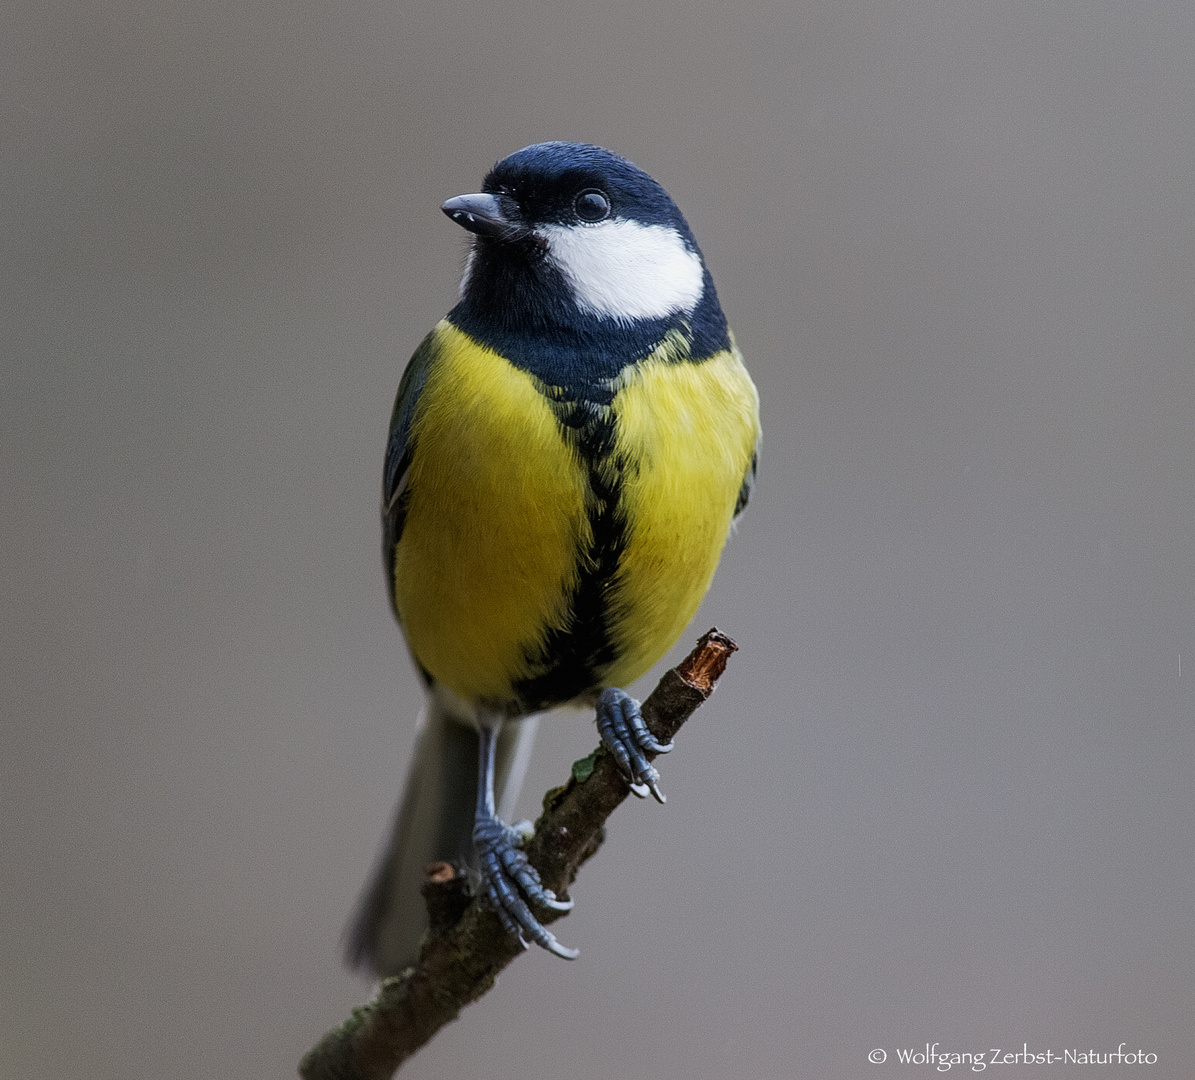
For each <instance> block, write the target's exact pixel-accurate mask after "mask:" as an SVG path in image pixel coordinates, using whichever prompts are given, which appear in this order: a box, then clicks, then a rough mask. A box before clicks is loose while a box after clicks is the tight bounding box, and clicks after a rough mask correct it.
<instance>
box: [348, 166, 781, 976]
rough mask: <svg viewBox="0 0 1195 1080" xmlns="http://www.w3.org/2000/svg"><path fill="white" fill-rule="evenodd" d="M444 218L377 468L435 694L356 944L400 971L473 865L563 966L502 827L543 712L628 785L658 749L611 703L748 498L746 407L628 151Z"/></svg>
mask: <svg viewBox="0 0 1195 1080" xmlns="http://www.w3.org/2000/svg"><path fill="white" fill-rule="evenodd" d="M442 209H443V211H444V213H445V214H447V215H448V217H450V218H451V219H452V220H453V221H455V222H456V223H457V224H458V225H460V226H462V227H463V228H464V229H466V230H467V231H468V232H469V233H471V234H472V236H471V244H470V248H469V252H468V256H467V259H466V262H465V271H464V277H463V279H462V281H461V285H460V299H459V302H458V303H457V305H456V306H455V307H454V308H453V309H452V310H451V311H450V312H449V313H448V316H447V317H446V318H445V319H443V320H442V321H441V322H440V323H439V324H438V325H437V326H436V327H435V329H434V330H432V332H431V333H430V334H429V335H428V336H427V337H426V338H425V339H424V341H423V343H422V344H421V345H420V346H419V348H418V349H417V350H416V351H415V355H414V356H413V357H412V358H411V361H410V363H409V364H408V365H407V368H406V371H405V373H404V374H403V377H402V381H401V382H400V384H399V388H398V396H397V400H396V401H395V403H394V411H393V414H392V416H391V420H390V434H389V440H388V442H387V445H386V455H385V467H384V470H383V478H382V556H383V560H384V563H385V570H386V580H387V585H388V588H389V594H390V602H391V604H392V605H393V608H394V613H395V615H396V616H397V618H398V622H399V625H400V626H401V627H402V630H403V633H404V635H405V636H406V642H407V645H408V647H409V649H410V652H411V655H412V656H413V658H414V661H415V663H416V665H417V666H418V669H419V671H420V673H421V674H422V677H423V680H424V682H425V683H426V687H427V701H426V704H425V706H424V709H423V712H422V714H421V716H420V721H419V731H418V737H417V744H416V750H415V759H414V762H413V764H412V767H411V771H410V774H409V777H408V780H407V786H406V790H405V794H404V796H403V799H402V803H401V805H400V807H399V810H398V815H397V819H396V821H395V824H394V828H393V834H392V838H391V840H390V843H389V845H388V848H387V850H386V852H385V853H384V855H383V857H382V859H381V860H380V863H379V865H378V868H377V871H376V873H375V876H374V879H373V882H372V884H371V885H370V886H369V888H368V889H367V890H366V892H365V895H364V898H363V901H362V904H361V907H360V910H359V912H358V915H357V917H356V919H355V922H354V924H353V926H352V928H351V931H350V945H349V953H350V960H351V961H352V962H353V963H355V964H356V965H358V966H362V967H366V968H368V969H370V970H372V971H373V972H374V973H375V974H377V975H388V974H393V973H396V972H398V971H401V970H402V969H403V967H405V966H406V965H407V964H409V963H410V962H412V961H413V959H414V957H415V954H416V952H417V950H418V946H419V942H420V939H421V937H422V935H423V932H424V930H425V928H426V925H427V916H426V912H425V907H424V901H423V898H422V896H421V895H420V885H421V883H422V880H423V875H424V871H425V868H426V866H427V865H428V864H429V863H431V862H433V861H438V860H445V861H450V862H456V863H458V864H461V863H465V864H468V865H470V866H471V867H472V868H473V870H474V872H475V873H477V874H479V875H480V889H481V891H482V892H483V893H484V895H485V897H486V898H487V900H488V902H489V904H490V905H492V907H493V908H494V909H495V910H496V911H497V913H498V916H499V918H500V919H501V922H502V924H503V925H504V927H505V928H506V930H507V931H508V932H510V933H511V934H514V935H517V936H518V937H519V938H520V940H521V941H523V942H524V944H525V943H526V940H528V939H529V940H531V941H535V942H537V943H538V944H539V945H541V946H543V947H544V948H545V949H548V950H550V951H551V952H553V953H556V954H557V955H558V956H564V957H568V958H572V957H575V956H576V955H577V954H576V951H575V950H573V949H569V948H566V947H565V946H563V945H561V944H560V943H559V942H558V941H557V940H556V938H555V937H554V936H553V934H551V933H550V932H549V931H548V930H547V929H546V928H545V927H544V926H543V925H542V924H541V923H540V921H539V920H538V919H537V918H536V914H535V911H536V909H537V908H553V909H556V910H559V911H564V910H568V909H569V908H571V906H572V902H571V901H568V902H564V901H561V900H559V899H558V898H557V897H556V896H555V895H554V894H553V893H552V892H551V891H549V890H546V889H544V888H543V887H542V885H541V884H540V882H539V879H538V876H537V874H536V872H535V870H534V869H533V868H532V867H530V866H529V865H528V864H527V861H526V859H525V857H524V855H523V853H522V851H521V850H520V844H521V841H522V839H523V838H524V836H523V834H521V833H520V832H519V831H517V830H516V829H515V828H512V827H511V826H509V825H508V824H506V822H505V820H504V818H507V817H509V815H510V812H511V811H512V810H513V803H514V800H515V796H516V795H517V792H518V787H519V783H520V782H521V780H522V776H523V773H524V770H525V768H526V763H527V756H528V754H529V752H530V742H531V739H532V737H533V735H534V730H535V724H536V719H537V714H539V713H542V712H543V711H545V710H548V709H552V708H554V707H556V706H559V705H580V706H587V707H591V708H594V709H595V710H596V719H597V727H598V731H599V733H600V738H601V742H602V743H603V745H604V746H605V747H606V748H607V749H608V750H609V752H610V753H612V754H613V755H614V757H615V759H616V760H617V761H618V763H619V765H620V766H621V767H622V769H623V771H624V772H625V774H626V776H627V779H628V782H629V783H630V785H631V788H632V790H633V791H634V792H635V793H636V794H637V795H640V796H643V795H645V794H647V793H648V792H651V793H652V794H653V795H654V796H655V797H656V798H657V799H658V800H659V801H660V802H663V801H664V797H663V795H662V794H661V793H660V789H659V774H658V773H657V771H656V769H655V768H654V767H653V766H652V765H651V764H650V763H649V762H648V761H647V760H646V758H645V757H644V751H645V750H648V751H651V752H653V753H662V752H664V751H665V750H667V749H669V747H667V746H661V745H659V744H658V743H657V742H656V741H655V740H654V739H653V738H652V736H651V734H650V733H649V732H648V730H647V728H646V725H645V724H644V722H643V719H642V717H641V715H640V711H639V704H638V702H637V701H636V700H635V699H634V698H632V697H631V696H630V695H629V694H627V692H626V691H625V689H624V687H626V686H628V685H629V684H630V683H632V682H633V681H634V680H635V679H637V678H638V677H639V676H640V675H642V674H644V673H645V672H646V671H647V670H648V669H649V668H650V667H651V666H652V665H653V664H655V663H656V662H657V661H658V660H659V659H660V658H661V657H662V656H663V655H664V653H665V652H666V651H667V650H668V649H669V648H670V647H671V646H672V644H673V643H674V642H675V641H676V640H677V638H678V637H679V636H680V634H681V633H682V632H683V630H684V629H685V627H686V625H687V624H688V623H689V621H690V620H691V619H692V617H693V615H694V613H695V612H696V610H697V606H698V604H699V603H700V602H701V599H702V597H703V596H704V595H705V592H706V590H707V589H708V587H709V584H710V581H711V579H712V577H713V574H714V570H715V568H716V567H717V564H718V559H719V557H720V555H721V552H722V548H723V545H724V543H725V541H726V537H727V533H728V530H729V529H730V525H731V522H732V520H733V519H734V518H735V517H736V516H737V515H738V514H739V513H740V512H741V511H742V509H743V507H744V506H746V504H747V499H748V497H749V495H750V493H751V486H752V482H753V479H754V476H755V468H756V451H757V444H758V441H759V430H760V429H759V398H758V395H757V393H756V390H755V386H754V384H753V383H752V382H751V378H750V376H748V374H747V371H746V369H745V368H744V366H743V362H742V358H741V356H740V355H739V351H738V349H737V348H736V346H735V343H734V338H733V337H732V335H731V333H730V331H729V329H728V328H727V325H726V318H725V316H724V315H723V314H722V308H721V306H720V305H719V303H718V296H717V293H716V292H715V291H714V283H713V280H712V279H711V277H710V273H709V270H708V269H707V268H706V266H705V262H704V259H703V258H702V255H701V251H700V249H699V248H698V246H697V242H696V240H694V238H693V234H692V232H691V231H690V230H689V226H688V225H687V224H686V222H685V219H684V218H683V217H682V216H681V213H680V211H679V210H678V209H677V207H676V205H675V204H674V203H673V201H672V199H670V198H669V196H668V194H667V193H666V192H665V191H664V189H663V188H662V187H661V186H660V185H659V184H658V183H656V182H655V181H654V180H653V179H652V178H651V177H650V176H648V175H647V174H646V173H644V172H642V171H641V170H640V169H638V168H636V167H635V166H634V165H632V164H631V163H630V162H629V161H626V160H625V159H623V158H621V157H619V156H618V155H617V154H614V153H611V152H610V151H608V150H603V149H601V148H600V147H597V146H590V145H586V144H583V143H567V142H547V143H539V144H537V145H535V146H528V147H526V148H525V149H523V150H520V151H518V152H517V153H515V154H512V155H511V156H510V157H508V158H506V159H505V160H503V161H500V162H499V163H498V164H497V165H495V166H494V168H493V169H492V170H491V171H490V173H489V175H488V176H486V178H485V181H484V183H483V185H482V190H481V191H480V192H478V193H477V194H472V195H459V196H457V197H456V198H452V199H449V200H448V201H447V202H446V203H444V205H443V208H442Z"/></svg>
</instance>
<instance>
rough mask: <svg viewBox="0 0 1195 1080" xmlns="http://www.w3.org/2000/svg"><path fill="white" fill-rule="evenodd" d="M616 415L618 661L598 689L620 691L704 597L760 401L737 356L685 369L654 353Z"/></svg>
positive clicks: (625, 390)
mask: <svg viewBox="0 0 1195 1080" xmlns="http://www.w3.org/2000/svg"><path fill="white" fill-rule="evenodd" d="M614 411H615V414H616V416H617V448H618V453H619V455H620V456H622V457H623V458H624V460H625V461H626V462H627V465H626V467H625V468H624V469H623V475H622V477H621V484H622V501H623V506H624V508H625V510H624V512H625V515H626V518H627V521H628V522H629V523H630V534H629V537H628V543H627V547H626V551H625V553H624V555H623V558H622V563H621V569H620V573H619V575H618V579H617V584H616V588H615V590H614V595H613V598H612V607H613V619H612V620H611V625H612V630H613V633H614V639H615V643H616V645H617V648H618V652H619V654H620V659H619V660H618V661H617V662H616V663H615V664H614V665H612V667H611V668H610V669H609V670H608V671H607V672H606V681H607V682H608V683H609V684H610V685H614V686H625V685H627V684H628V683H630V682H633V681H634V680H635V679H637V678H638V677H639V676H640V675H642V674H643V673H644V672H645V671H647V669H648V668H650V667H651V666H652V665H653V664H654V663H656V661H657V660H659V659H660V657H662V656H663V655H664V653H665V652H667V651H668V649H670V648H671V647H672V645H673V643H674V642H675V641H676V640H677V638H679V637H680V635H681V634H682V633H683V632H684V629H685V627H686V626H687V625H688V624H689V621H690V620H691V619H692V618H693V616H694V615H695V614H696V612H697V607H698V605H699V604H700V603H701V600H702V597H704V596H705V593H706V591H707V590H708V589H709V586H710V581H711V580H712V579H713V576H714V571H715V570H716V569H717V566H718V559H719V558H720V557H721V554H722V548H723V545H724V544H725V542H726V536H727V533H728V532H729V529H730V522H731V518H732V516H733V514H734V507H735V502H736V500H737V498H738V494H739V489H740V488H741V486H742V483H743V478H744V477H745V476H746V473H747V470H748V468H749V467H750V464H751V458H752V455H753V454H754V452H755V445H756V442H757V441H758V439H759V397H758V395H757V393H756V390H755V385H754V384H753V383H752V382H751V378H750V376H749V375H748V374H747V370H746V368H745V367H744V366H743V362H742V358H741V357H740V356H739V353H738V350H737V349H733V350H728V351H725V352H720V353H717V354H715V355H714V356H712V357H710V358H709V359H708V360H703V361H700V362H697V363H693V362H688V361H681V362H675V361H672V360H670V359H669V358H668V356H667V353H666V351H665V349H664V348H662V349H660V350H658V351H657V355H655V356H653V357H652V358H649V359H648V360H647V361H646V362H645V363H643V364H641V365H638V366H636V367H635V368H633V369H630V370H629V371H628V372H627V374H626V375H625V377H624V385H623V387H622V389H621V390H620V392H619V393H618V395H617V397H615V399H614Z"/></svg>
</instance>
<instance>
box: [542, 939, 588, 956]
mask: <svg viewBox="0 0 1195 1080" xmlns="http://www.w3.org/2000/svg"><path fill="white" fill-rule="evenodd" d="M544 948H545V949H547V950H548V952H550V953H555V954H556V955H557V956H562V957H564V959H565V960H576V959H577V957H578V956H580V955H581V950H580V949H570V948H569V947H568V946H567V945H561V944H560V942H559V941H557V940H556V939H555V938H554V937H553V936H552V935H551V934H549V935H548V940H547V941H546V942H545V943H544Z"/></svg>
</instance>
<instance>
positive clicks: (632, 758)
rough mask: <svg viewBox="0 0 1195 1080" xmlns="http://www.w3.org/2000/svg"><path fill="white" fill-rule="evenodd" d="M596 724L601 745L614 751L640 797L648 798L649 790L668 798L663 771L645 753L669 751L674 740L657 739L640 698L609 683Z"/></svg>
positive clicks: (600, 700)
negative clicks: (664, 791)
mask: <svg viewBox="0 0 1195 1080" xmlns="http://www.w3.org/2000/svg"><path fill="white" fill-rule="evenodd" d="M597 728H598V734H599V735H600V736H601V737H602V745H603V746H604V747H605V748H606V749H607V750H609V751H610V753H611V754H613V755H614V760H615V761H617V762H618V767H619V768H620V769H622V771H623V773H624V774H625V775H626V777H627V779H628V780H629V781H630V784H631V790H632V791H633V792H634V793H635V794H636V795H638V796H639V798H641V799H645V798H647V793H648V792H649V791H650V792H651V793H652V795H654V796H655V799H656V802H660V803H662V802H665V801H666V800H665V798H664V794H663V792H661V791H660V774H659V773H658V772H657V771H656V769H655V766H654V765H652V763H651V762H650V761H648V760H647V757H646V755H647V754H648V753H651V754H666V753H668V751H669V750H671V749H672V743H670V742H669V743H660V742H657V741H656V739H655V736H653V735H652V733H651V732H650V731H648V730H647V724H645V723H644V722H643V713H642V712H641V711H640V709H639V702H637V701H636V700H635V699H634V698H633V697H631V695H630V694H628V693H627V692H626V691H625V690H619V689H618V688H617V687H616V686H609V687H607V688H606V689H605V690H603V691H602V693H601V696H600V697H599V698H598V702H597Z"/></svg>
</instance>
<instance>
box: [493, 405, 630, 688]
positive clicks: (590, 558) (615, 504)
mask: <svg viewBox="0 0 1195 1080" xmlns="http://www.w3.org/2000/svg"><path fill="white" fill-rule="evenodd" d="M549 394H550V396H552V397H553V404H554V407H555V410H556V414H557V417H558V419H559V421H560V425H561V430H562V432H563V433H564V435H565V437H566V438H567V439H568V440H569V441H570V442H572V443H573V444H574V445H575V446H576V448H577V454H578V457H579V458H580V460H581V461H582V462H583V463H584V464H585V468H586V473H587V479H588V484H589V491H588V492H587V494H586V513H587V516H588V519H589V527H590V529H591V531H592V536H593V539H592V542H591V543H590V545H589V549H588V550H587V551H585V552H583V553H580V556H579V557H580V563H581V565H580V573H579V575H578V579H577V583H576V586H575V587H574V589H573V593H572V596H571V597H570V598H569V607H568V611H569V615H568V622H567V624H566V625H565V626H564V627H562V628H557V629H553V630H551V631H549V633H548V635H547V637H546V639H545V640H544V643H543V645H542V647H541V648H540V649H539V650H537V652H536V653H535V654H534V655H532V656H529V657H528V660H529V661H530V663H531V665H532V668H533V670H535V671H536V674H535V675H533V676H531V677H530V678H527V679H523V680H521V681H520V682H518V683H517V684H516V685H515V692H516V694H517V695H518V699H519V702H520V704H521V705H522V707H523V708H524V709H526V710H527V711H528V712H535V711H538V710H540V709H546V708H551V707H552V706H554V705H560V704H562V703H564V702H566V701H572V700H573V699H574V698H576V697H578V696H579V695H581V694H583V693H585V692H586V691H588V690H591V689H594V688H596V687H597V686H599V684H600V679H601V674H602V672H603V671H604V670H605V669H606V668H607V667H609V665H610V664H611V663H612V662H613V661H614V660H615V659H617V654H616V652H615V648H614V645H613V642H612V641H611V638H610V633H609V622H608V619H609V611H608V603H609V597H610V590H611V587H612V586H613V584H614V579H615V576H616V575H617V573H618V567H619V563H620V561H621V559H622V555H623V552H624V551H625V550H626V543H627V532H628V529H627V521H626V518H625V516H624V512H623V508H622V505H621V492H620V486H619V482H618V478H619V475H620V472H621V469H620V466H621V464H622V463H621V462H619V461H617V459H616V456H615V448H614V424H615V419H614V415H613V412H612V411H611V410H610V408H609V407H608V406H606V407H603V406H602V405H598V404H596V403H594V402H592V401H583V400H582V401H572V400H565V399H563V398H561V397H557V396H556V395H555V394H552V392H551V391H549Z"/></svg>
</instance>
